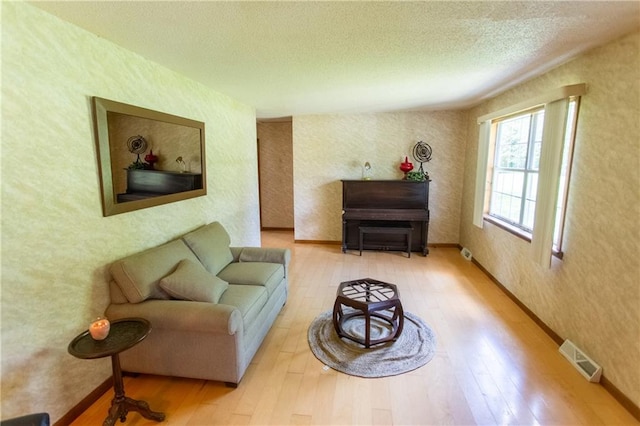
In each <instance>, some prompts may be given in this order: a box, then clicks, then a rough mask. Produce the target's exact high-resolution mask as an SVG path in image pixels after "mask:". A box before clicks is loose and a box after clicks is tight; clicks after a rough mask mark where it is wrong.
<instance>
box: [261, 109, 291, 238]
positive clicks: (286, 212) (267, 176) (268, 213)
mask: <svg viewBox="0 0 640 426" xmlns="http://www.w3.org/2000/svg"><path fill="white" fill-rule="evenodd" d="M258 139H259V140H260V142H259V144H258V151H259V161H260V213H261V220H262V226H263V227H264V228H289V229H293V140H292V135H291V122H290V121H288V122H266V123H258Z"/></svg>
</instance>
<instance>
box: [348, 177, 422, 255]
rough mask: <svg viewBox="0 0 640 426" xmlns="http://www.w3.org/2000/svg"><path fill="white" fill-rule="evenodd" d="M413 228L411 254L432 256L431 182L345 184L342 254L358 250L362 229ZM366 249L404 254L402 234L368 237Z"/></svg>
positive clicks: (373, 181)
mask: <svg viewBox="0 0 640 426" xmlns="http://www.w3.org/2000/svg"><path fill="white" fill-rule="evenodd" d="M394 223H397V225H398V226H406V225H407V224H410V225H411V226H412V227H413V232H412V235H411V239H412V247H411V251H421V252H422V253H423V255H425V256H426V254H427V253H428V252H429V250H428V248H427V236H428V229H429V181H426V182H412V181H402V180H386V181H385V180H370V181H351V180H343V181H342V251H343V252H346V251H347V250H357V249H359V234H360V232H359V231H360V227H361V226H394ZM363 248H364V249H368V250H402V251H404V250H405V248H406V241H405V239H404V236H403V235H401V234H393V233H383V234H372V235H368V234H367V235H365V239H364V242H363Z"/></svg>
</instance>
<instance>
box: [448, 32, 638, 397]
mask: <svg viewBox="0 0 640 426" xmlns="http://www.w3.org/2000/svg"><path fill="white" fill-rule="evenodd" d="M639 50H640V35H639V34H633V35H630V36H628V37H625V38H622V39H621V40H618V41H616V42H613V43H611V44H608V45H606V46H604V47H601V48H599V49H596V50H594V51H592V52H590V53H588V54H586V55H583V56H581V57H579V58H577V59H575V60H573V61H571V62H569V63H567V64H565V65H563V66H560V67H558V68H556V69H554V70H553V71H551V72H549V73H547V74H545V75H543V76H541V77H539V78H536V79H534V80H532V81H529V82H527V83H525V84H522V85H520V86H518V87H516V88H514V89H512V90H509V91H508V92H506V93H504V94H502V95H500V96H498V97H496V98H494V99H492V100H490V101H487V102H485V103H483V104H482V105H480V106H478V107H477V108H475V109H473V110H471V111H470V113H469V137H468V141H467V150H466V154H467V156H466V167H465V176H464V194H463V199H462V206H463V207H462V225H461V238H460V241H461V244H462V245H464V246H466V247H468V248H470V249H471V251H472V253H473V256H474V257H475V258H476V259H477V260H478V261H479V262H480V263H481V264H482V265H483V266H484V267H485V268H487V269H488V271H489V272H490V273H491V274H492V275H494V276H495V277H496V278H497V279H498V280H499V281H500V282H501V283H502V284H504V285H505V287H507V288H508V289H509V290H510V291H511V292H512V293H514V294H515V295H516V296H517V297H518V298H519V299H520V300H521V301H522V302H523V303H524V304H525V305H526V306H527V307H529V309H531V310H532V311H533V312H534V313H535V314H536V315H537V316H538V317H539V318H540V319H542V321H544V322H545V323H546V324H547V325H548V326H549V327H551V328H552V329H553V330H554V331H556V332H557V333H558V334H559V335H560V336H561V337H562V338H563V339H570V340H572V341H573V342H574V343H576V344H577V345H578V346H579V347H580V348H582V349H583V350H584V351H585V352H586V353H587V354H588V355H589V356H590V357H591V358H592V359H593V360H594V361H596V362H597V363H599V364H600V365H602V367H603V373H604V375H605V376H606V377H607V378H608V379H609V380H610V381H612V382H613V384H614V385H615V386H617V387H618V388H619V389H620V390H621V391H622V392H623V393H625V394H626V395H627V396H628V397H629V398H631V399H632V400H633V401H634V402H635V404H636V405H639V406H640V363H639V362H638V360H639V359H640V260H639V259H640V257H639V256H640V220H639V219H640V190H639V185H640V136H639V135H640V83H639V79H638V76H639V72H640V56H639ZM574 83H586V84H587V85H588V93H587V94H586V95H585V96H584V97H583V98H582V103H581V107H580V115H579V118H578V128H577V136H576V146H575V154H574V160H573V170H572V176H571V184H570V190H569V200H568V209H567V221H566V229H565V243H564V251H565V257H564V260H562V261H558V260H555V261H554V262H553V266H552V268H551V269H550V270H546V269H542V268H540V267H539V266H537V265H536V264H535V263H534V262H533V261H532V257H531V253H530V244H529V243H527V242H525V241H523V240H521V239H519V238H517V237H514V236H513V235H511V234H509V233H507V232H505V231H502V230H501V229H498V228H496V227H495V226H492V225H491V224H488V223H486V222H485V228H484V229H478V228H476V227H474V226H473V225H472V224H471V220H472V213H473V191H474V185H475V170H476V165H475V162H476V156H477V141H478V127H477V125H476V124H475V123H476V118H477V117H478V116H481V115H483V114H487V113H490V112H492V111H497V110H499V109H501V108H505V107H508V106H510V105H514V104H517V103H519V102H522V101H525V100H527V99H531V98H534V97H536V96H537V95H539V94H540V93H542V92H544V91H547V90H550V89H554V88H557V87H560V86H563V85H568V84H574Z"/></svg>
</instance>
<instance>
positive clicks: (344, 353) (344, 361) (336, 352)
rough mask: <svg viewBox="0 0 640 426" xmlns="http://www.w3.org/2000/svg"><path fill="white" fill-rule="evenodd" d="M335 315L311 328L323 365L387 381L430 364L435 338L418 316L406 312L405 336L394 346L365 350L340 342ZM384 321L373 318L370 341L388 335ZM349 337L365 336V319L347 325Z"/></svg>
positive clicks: (329, 313) (313, 347)
mask: <svg viewBox="0 0 640 426" xmlns="http://www.w3.org/2000/svg"><path fill="white" fill-rule="evenodd" d="M332 315H333V313H332V311H327V312H323V313H322V314H320V315H319V316H318V317H317V318H316V319H314V320H313V322H312V323H311V325H310V326H309V332H308V339H309V347H310V348H311V352H313V354H314V355H315V356H316V358H318V360H320V362H322V363H324V364H325V365H327V366H329V367H331V368H333V369H334V370H337V371H340V372H342V373H345V374H349V375H351V376H358V377H386V376H395V375H398V374H402V373H406V372H409V371H412V370H415V369H416V368H418V367H422V366H423V365H425V364H426V363H427V362H429V361H431V359H432V358H433V355H434V353H435V348H436V338H435V335H434V333H433V331H432V330H431V329H430V328H429V326H428V325H427V324H426V323H425V322H424V321H423V320H422V319H420V318H418V317H417V316H415V315H413V314H411V313H409V312H405V313H404V328H403V330H402V334H400V337H398V339H397V340H396V341H395V342H387V343H381V344H379V345H375V346H372V347H371V348H370V349H365V348H364V346H363V345H360V344H358V343H355V342H353V341H351V340H349V339H345V338H340V337H338V334H337V333H336V330H335V328H334V327H333V321H332ZM389 328H390V326H389V324H387V323H386V322H385V321H382V320H378V319H377V318H375V317H371V339H372V340H373V339H378V338H380V337H383V336H385V335H389V333H390V329H389ZM343 329H344V330H345V331H346V332H348V333H349V334H350V335H356V336H364V317H354V318H352V319H349V320H347V321H346V322H345V324H344V327H343Z"/></svg>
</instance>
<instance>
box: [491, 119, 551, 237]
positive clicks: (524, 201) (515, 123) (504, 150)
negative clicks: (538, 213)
mask: <svg viewBox="0 0 640 426" xmlns="http://www.w3.org/2000/svg"><path fill="white" fill-rule="evenodd" d="M494 125H495V126H496V130H495V135H496V136H495V141H494V144H495V149H494V152H495V156H494V158H493V177H492V179H491V182H492V185H491V194H490V202H489V216H492V217H494V218H496V219H497V220H500V221H504V222H506V223H508V224H510V225H513V226H515V227H516V228H519V229H521V230H523V231H524V232H525V233H528V234H529V236H530V235H531V232H532V231H533V221H534V214H535V205H536V193H537V191H538V172H539V168H540V149H541V147H542V127H543V125H544V109H538V110H536V111H534V112H527V113H524V114H520V115H516V116H513V117H509V118H506V119H504V120H500V121H497V122H496V123H494Z"/></svg>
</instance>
